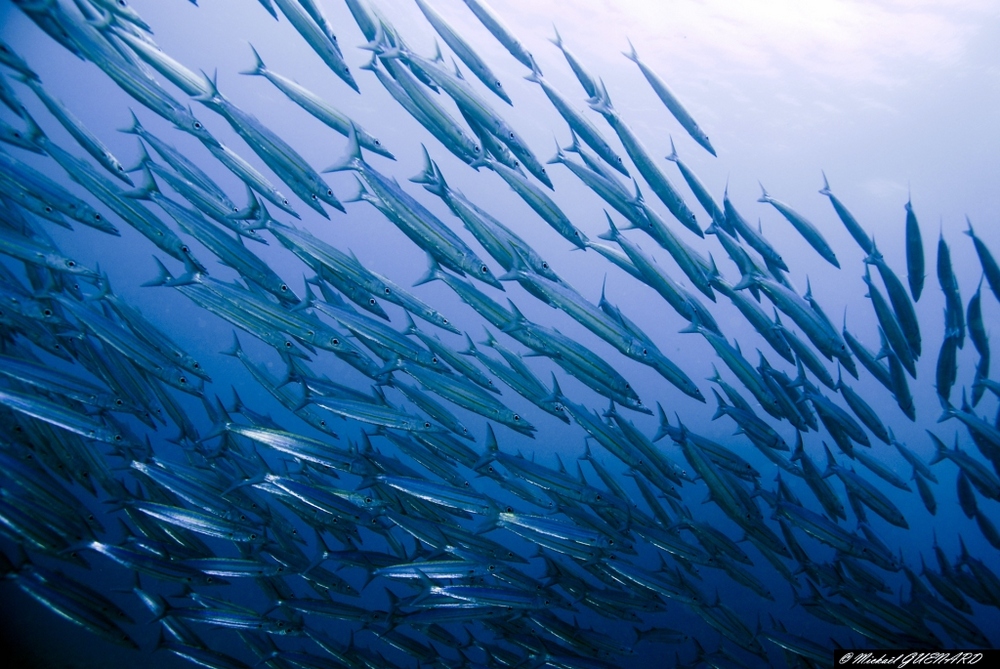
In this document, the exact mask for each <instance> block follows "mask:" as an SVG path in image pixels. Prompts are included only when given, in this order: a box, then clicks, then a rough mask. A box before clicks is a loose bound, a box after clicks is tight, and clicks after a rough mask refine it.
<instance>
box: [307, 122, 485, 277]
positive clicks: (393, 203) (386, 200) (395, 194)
mask: <svg viewBox="0 0 1000 669" xmlns="http://www.w3.org/2000/svg"><path fill="white" fill-rule="evenodd" d="M340 170H353V171H355V172H357V173H358V174H359V175H360V177H361V178H363V179H364V182H365V184H367V185H368V186H369V188H371V189H372V191H373V195H374V196H373V197H368V198H366V199H367V200H368V201H369V202H371V203H372V204H373V205H375V206H376V207H377V208H378V209H379V210H380V211H382V213H384V214H385V215H386V216H387V217H388V218H389V219H390V220H391V221H392V222H393V223H394V224H396V226H397V227H399V228H400V230H401V231H402V232H403V233H404V234H406V235H407V236H408V237H410V239H412V240H413V241H414V242H415V243H417V245H418V246H420V247H421V248H423V249H424V250H425V251H426V252H427V253H428V254H431V255H432V256H434V258H435V259H436V260H437V261H438V262H441V263H442V264H444V265H445V266H447V267H448V268H449V269H451V270H453V271H455V272H458V273H459V274H465V273H466V272H467V273H469V274H470V275H472V276H474V277H476V278H477V279H478V280H480V281H483V282H485V283H488V284H489V285H491V286H494V287H496V288H501V289H502V287H501V285H500V283H499V282H498V281H497V279H496V278H495V277H494V276H493V273H492V272H491V270H490V268H489V267H488V266H487V265H486V264H485V263H484V262H483V261H482V260H480V259H479V258H478V257H477V256H476V254H475V253H474V252H473V251H472V249H470V248H469V247H468V246H467V245H466V244H465V242H463V241H462V240H461V238H459V237H458V236H457V235H456V234H455V233H454V232H452V231H451V229H450V228H449V227H448V226H446V225H445V224H444V223H443V222H442V221H441V220H440V219H438V218H437V216H435V215H434V214H433V213H431V212H430V211H429V210H428V209H427V208H426V207H424V206H423V205H422V204H420V203H419V202H418V201H417V200H416V199H415V198H413V197H412V196H411V195H409V194H408V193H406V192H405V191H404V190H403V189H402V188H401V187H400V186H399V184H398V183H396V181H395V180H391V179H388V178H387V177H385V176H384V175H382V174H381V173H379V172H378V171H377V170H375V169H374V168H372V167H371V166H370V165H368V163H366V162H365V161H364V159H363V158H362V157H361V148H360V145H359V144H358V140H357V134H356V133H354V132H352V133H351V135H350V143H349V145H348V149H347V152H346V153H345V155H344V157H343V158H342V159H341V160H340V161H339V162H338V163H336V164H335V165H333V166H332V167H329V168H327V170H326V171H340ZM362 196H365V193H362Z"/></svg>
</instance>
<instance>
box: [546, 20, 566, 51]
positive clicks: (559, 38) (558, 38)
mask: <svg viewBox="0 0 1000 669" xmlns="http://www.w3.org/2000/svg"><path fill="white" fill-rule="evenodd" d="M552 30H553V31H555V33H556V36H555V37H553V38H551V39H549V41H550V42H552V43H553V44H555V45H556V46H557V47H559V48H560V49H562V48H563V41H562V36H561V35H560V34H559V29H558V28H556V24H554V23H553V24H552Z"/></svg>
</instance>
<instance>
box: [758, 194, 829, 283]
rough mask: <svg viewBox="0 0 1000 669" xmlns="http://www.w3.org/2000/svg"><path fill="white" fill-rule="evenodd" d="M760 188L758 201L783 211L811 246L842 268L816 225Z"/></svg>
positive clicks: (827, 259) (782, 213)
mask: <svg viewBox="0 0 1000 669" xmlns="http://www.w3.org/2000/svg"><path fill="white" fill-rule="evenodd" d="M760 189H761V192H762V194H761V196H760V198H759V199H758V200H757V201H758V202H767V203H769V204H771V205H772V206H773V207H774V208H775V209H777V210H778V211H779V212H780V213H781V215H782V216H784V217H785V220H787V221H788V222H789V223H791V224H792V226H793V227H794V228H795V229H796V230H798V231H799V234H800V235H802V237H803V238H804V239H805V240H806V241H807V242H809V245H810V246H812V247H813V248H814V249H816V252H817V253H819V254H820V256H822V258H823V259H824V260H826V261H827V262H828V263H830V264H831V265H833V266H834V267H836V268H837V269H840V263H839V262H837V256H836V254H835V253H834V252H833V249H831V248H830V245H829V244H827V243H826V240H825V239H823V235H822V234H820V231H819V230H817V229H816V226H814V225H813V224H812V223H810V222H809V221H808V220H806V218H805V217H804V216H802V214H800V213H798V212H797V211H795V210H794V209H792V208H791V207H789V206H788V205H787V204H785V203H784V202H782V201H780V200H775V199H774V198H773V197H771V196H770V195H768V193H767V191H766V190H765V189H764V187H763V186H761V187H760Z"/></svg>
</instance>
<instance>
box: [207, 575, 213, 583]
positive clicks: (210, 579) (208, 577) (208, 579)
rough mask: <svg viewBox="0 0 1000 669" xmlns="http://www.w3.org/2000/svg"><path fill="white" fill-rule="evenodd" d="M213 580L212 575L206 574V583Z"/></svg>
mask: <svg viewBox="0 0 1000 669" xmlns="http://www.w3.org/2000/svg"><path fill="white" fill-rule="evenodd" d="M212 580H213V579H212V577H211V576H206V577H205V583H211V582H212Z"/></svg>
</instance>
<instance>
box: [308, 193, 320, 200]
mask: <svg viewBox="0 0 1000 669" xmlns="http://www.w3.org/2000/svg"><path fill="white" fill-rule="evenodd" d="M310 197H311V198H312V199H314V200H318V199H319V198H318V197H316V194H315V193H313V194H312V195H311V196H310Z"/></svg>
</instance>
